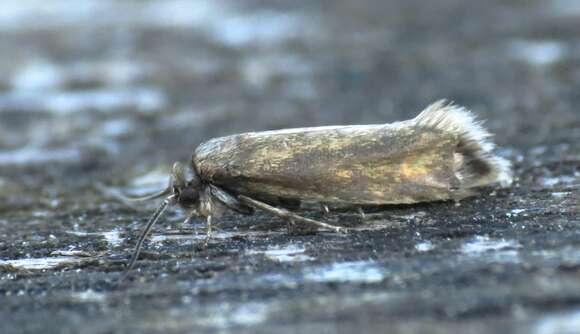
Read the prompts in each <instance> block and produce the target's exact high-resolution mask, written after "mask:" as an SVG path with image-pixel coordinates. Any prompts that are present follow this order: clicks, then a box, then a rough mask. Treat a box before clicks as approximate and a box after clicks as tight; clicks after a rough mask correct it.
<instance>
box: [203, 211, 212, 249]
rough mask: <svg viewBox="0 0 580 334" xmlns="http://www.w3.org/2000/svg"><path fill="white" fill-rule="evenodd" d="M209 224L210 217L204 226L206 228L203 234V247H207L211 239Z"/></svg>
mask: <svg viewBox="0 0 580 334" xmlns="http://www.w3.org/2000/svg"><path fill="white" fill-rule="evenodd" d="M211 222H212V216H211V215H209V216H207V218H206V226H207V231H206V234H205V240H204V241H203V247H207V245H208V244H209V241H210V239H211V232H212V230H211Z"/></svg>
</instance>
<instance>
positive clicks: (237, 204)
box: [127, 100, 512, 271]
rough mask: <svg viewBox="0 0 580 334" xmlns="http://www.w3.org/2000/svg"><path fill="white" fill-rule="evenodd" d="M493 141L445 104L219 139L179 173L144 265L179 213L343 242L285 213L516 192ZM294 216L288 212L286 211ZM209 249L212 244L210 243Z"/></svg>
mask: <svg viewBox="0 0 580 334" xmlns="http://www.w3.org/2000/svg"><path fill="white" fill-rule="evenodd" d="M490 137H491V135H490V133H489V132H487V131H486V130H485V129H484V128H483V127H482V126H481V124H480V123H479V122H478V121H477V120H476V119H475V117H474V116H473V114H472V113H471V112H469V111H468V110H466V109H465V108H463V107H460V106H457V105H453V104H451V103H447V102H445V101H444V100H441V101H438V102H435V103H433V104H431V105H430V106H428V107H427V108H426V109H425V110H423V111H422V112H421V113H420V114H419V115H418V116H416V117H415V118H413V119H411V120H407V121H402V122H395V123H391V124H378V125H346V126H323V127H310V128H297V129H285V130H274V131H264V132H250V133H242V134H235V135H231V136H227V137H221V138H215V139H211V140H209V141H207V142H204V143H202V144H200V145H199V146H198V147H197V148H196V149H195V151H194V153H193V156H192V159H191V161H190V163H189V165H188V166H187V167H184V166H183V165H181V164H179V163H175V164H174V166H173V170H172V173H171V177H170V182H169V186H168V187H167V188H166V189H165V190H163V191H161V192H160V193H157V194H153V195H151V196H147V197H145V198H142V199H155V198H160V197H166V198H165V200H164V201H163V203H162V204H161V206H160V207H159V208H158V209H157V210H156V211H155V213H154V214H153V215H152V216H151V218H150V219H149V221H148V223H147V225H146V227H145V229H144V231H143V232H142V234H141V235H140V237H139V239H138V242H137V245H136V247H135V251H134V252H133V256H132V258H131V260H130V262H129V264H128V265H127V271H129V270H131V268H133V266H134V265H135V262H136V260H137V258H138V257H139V253H140V251H141V247H142V245H143V242H144V240H145V238H146V236H147V234H148V233H149V231H150V230H151V228H152V226H153V225H154V224H155V222H156V221H157V220H158V219H159V217H160V216H161V215H162V213H163V212H164V211H165V209H166V208H167V207H168V206H170V205H178V206H180V207H181V208H182V209H183V210H184V211H185V212H186V214H187V217H188V219H189V218H190V217H205V219H206V222H207V238H209V237H210V235H211V227H212V220H213V218H214V217H218V216H219V215H220V214H221V213H223V212H224V211H225V210H232V211H235V212H237V213H240V214H252V213H253V212H254V210H263V211H266V212H269V213H271V214H273V215H274V216H277V217H279V218H282V219H285V220H289V221H293V222H300V223H302V224H310V225H312V226H316V227H317V228H323V229H328V230H331V231H335V232H343V231H345V229H344V228H342V227H339V226H333V225H330V224H327V223H325V222H322V221H318V220H314V219H310V218H307V217H303V216H301V215H299V214H297V213H295V212H292V211H291V210H289V209H287V208H286V207H285V205H284V204H288V203H294V204H299V203H300V202H315V203H316V202H318V203H323V204H348V205H383V204H410V203H419V202H430V201H442V200H460V199H463V198H466V197H469V196H473V195H477V194H478V191H477V190H478V188H481V187H484V186H489V185H496V184H499V185H502V186H505V185H508V184H509V183H510V182H511V179H512V175H511V167H510V163H509V162H508V161H507V160H505V159H503V158H501V157H499V156H497V155H495V154H494V153H493V149H494V144H493V143H492V142H491V141H490ZM286 206H287V205H286ZM206 240H207V239H206Z"/></svg>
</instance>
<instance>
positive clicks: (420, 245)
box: [415, 241, 435, 252]
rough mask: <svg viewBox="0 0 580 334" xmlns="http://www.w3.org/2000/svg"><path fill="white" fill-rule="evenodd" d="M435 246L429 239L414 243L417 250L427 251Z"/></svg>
mask: <svg viewBox="0 0 580 334" xmlns="http://www.w3.org/2000/svg"><path fill="white" fill-rule="evenodd" d="M434 248H435V246H434V245H433V243H432V242H431V241H422V242H420V243H418V244H416V245H415V249H416V250H418V251H419V252H428V251H431V250H433V249H434Z"/></svg>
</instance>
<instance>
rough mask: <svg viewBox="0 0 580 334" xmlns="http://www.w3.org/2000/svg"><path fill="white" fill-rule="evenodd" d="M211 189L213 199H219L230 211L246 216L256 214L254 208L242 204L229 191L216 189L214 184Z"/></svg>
mask: <svg viewBox="0 0 580 334" xmlns="http://www.w3.org/2000/svg"><path fill="white" fill-rule="evenodd" d="M209 189H210V194H211V196H212V198H215V199H217V200H218V202H220V203H221V204H223V205H225V206H226V207H227V208H228V209H230V210H233V211H235V212H237V213H241V214H244V215H250V214H252V213H254V210H253V209H252V207H249V206H247V205H245V204H244V203H242V202H240V201H239V200H238V199H237V198H236V197H235V196H233V195H232V194H230V193H228V192H227V191H225V190H223V189H221V188H219V187H216V186H214V185H213V184H210V185H209Z"/></svg>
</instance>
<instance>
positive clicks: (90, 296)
mask: <svg viewBox="0 0 580 334" xmlns="http://www.w3.org/2000/svg"><path fill="white" fill-rule="evenodd" d="M106 297H107V296H106V295H105V294H103V293H101V292H96V291H94V290H93V289H88V290H85V291H81V292H73V293H72V298H73V299H75V300H77V301H81V302H93V303H99V302H103V301H105V300H106V299H107V298H106Z"/></svg>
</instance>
